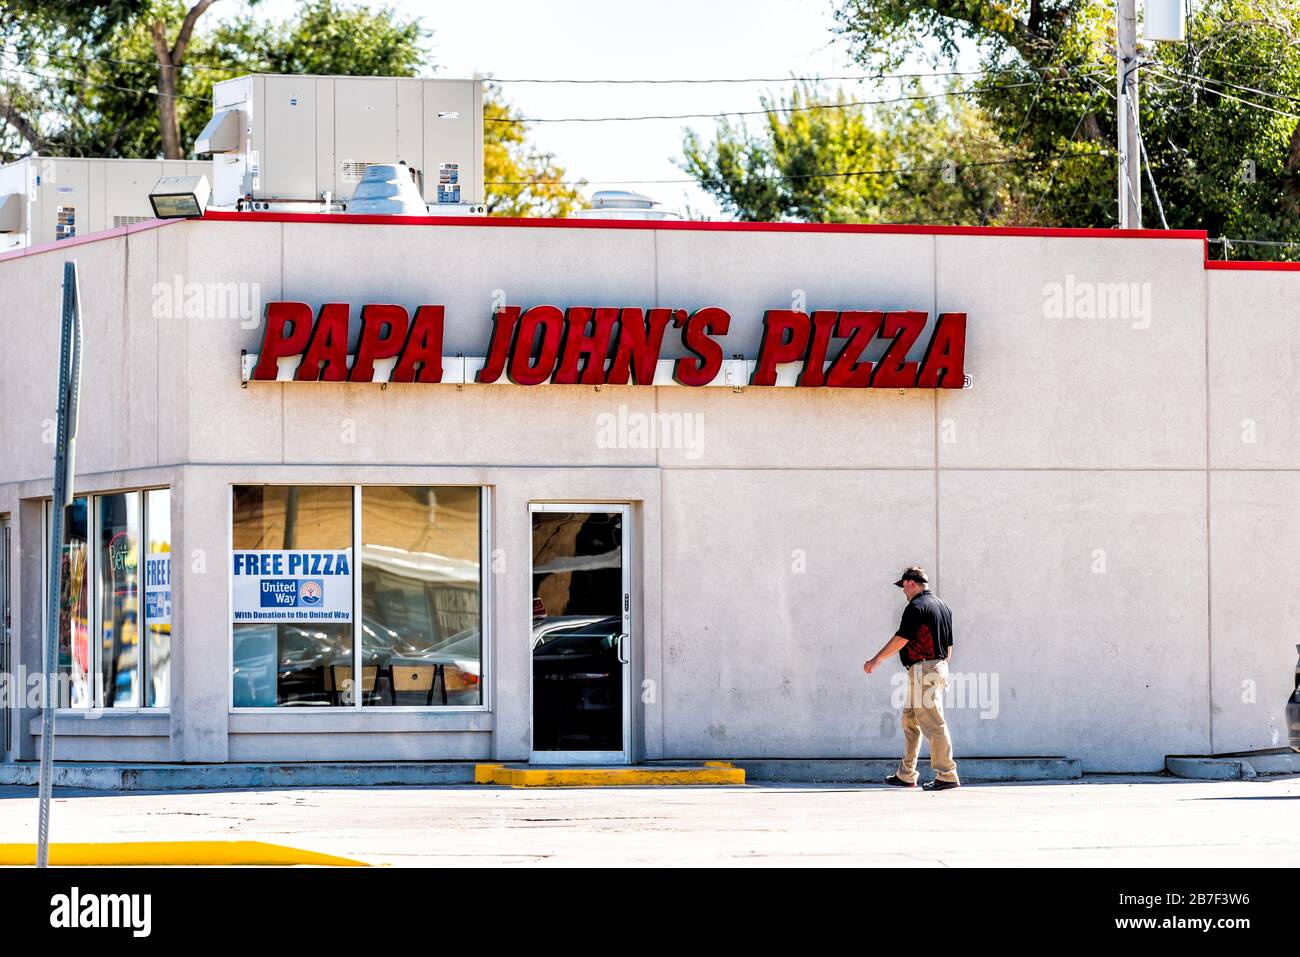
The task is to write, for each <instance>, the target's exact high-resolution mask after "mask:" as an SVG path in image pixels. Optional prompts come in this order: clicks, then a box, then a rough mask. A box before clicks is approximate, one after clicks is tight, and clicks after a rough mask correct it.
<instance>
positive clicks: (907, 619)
mask: <svg viewBox="0 0 1300 957" xmlns="http://www.w3.org/2000/svg"><path fill="white" fill-rule="evenodd" d="M898 634H899V635H901V636H902V637H904V638H906V639H907V644H905V645H904V646H903V648H902V650H901V651H899V653H898V659H899V660H900V661H901V662H902V663H903V667H904V668H907V667H910V666H911V665H914V664H916V663H917V662H918V661H926V660H927V659H930V658H947V657H948V649H949V648H951V647H952V612H950V611H949V610H948V606H947V605H945V604H944V603H943V602H942V601H941V600H940V598H939V596H938V595H936V594H934V593H933V592H931V591H929V590H928V589H927V590H926V591H923V592H921V593H920V594H919V595H917V596H916V597H915V598H913V599H912V600H911V601H909V602H908V603H907V607H906V608H904V609H903V620H902V622H901V623H900V624H899V626H898Z"/></svg>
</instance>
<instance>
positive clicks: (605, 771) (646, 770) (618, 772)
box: [474, 761, 745, 788]
mask: <svg viewBox="0 0 1300 957" xmlns="http://www.w3.org/2000/svg"><path fill="white" fill-rule="evenodd" d="M474 783H476V784H500V785H504V786H506V787H512V788H610V787H664V786H671V785H677V786H687V785H705V784H715V785H716V784H744V783H745V769H744V768H737V767H734V766H733V765H731V764H730V763H728V762H726V761H705V762H704V764H703V765H702V766H700V767H664V766H652V767H647V766H645V765H637V766H618V767H574V768H530V767H511V766H509V765H505V764H479V765H476V766H475V768H474Z"/></svg>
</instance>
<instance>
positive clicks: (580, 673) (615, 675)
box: [533, 615, 623, 751]
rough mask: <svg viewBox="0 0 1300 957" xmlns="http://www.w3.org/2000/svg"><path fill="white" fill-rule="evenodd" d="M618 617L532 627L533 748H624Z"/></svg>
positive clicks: (571, 618)
mask: <svg viewBox="0 0 1300 957" xmlns="http://www.w3.org/2000/svg"><path fill="white" fill-rule="evenodd" d="M622 630H623V619H622V618H619V617H609V618H593V617H591V616H579V615H566V616H556V617H554V618H550V619H547V620H546V621H544V622H538V623H535V624H534V626H533V719H534V724H533V747H534V749H535V750H538V751H618V750H620V749H621V748H622V747H623V722H622V715H623V666H622V663H621V662H620V660H619V647H618V640H619V633H620V632H621V631H622Z"/></svg>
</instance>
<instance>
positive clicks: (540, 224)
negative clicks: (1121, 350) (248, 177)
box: [0, 210, 1300, 272]
mask: <svg viewBox="0 0 1300 957" xmlns="http://www.w3.org/2000/svg"><path fill="white" fill-rule="evenodd" d="M184 222H217V223H311V224H318V225H324V226H346V225H364V226H391V227H394V228H403V227H406V228H409V227H430V226H442V227H459V228H462V229H496V228H503V227H510V228H524V229H656V230H687V231H699V232H747V233H832V234H834V233H843V234H864V233H867V234H885V235H890V234H893V235H928V236H1021V237H1046V238H1056V239H1149V240H1157V241H1162V240H1183V241H1197V242H1200V243H1202V245H1203V247H1204V256H1205V259H1204V263H1205V268H1206V269H1241V270H1275V271H1280V272H1295V271H1300V262H1265V261H1254V260H1213V259H1210V258H1209V249H1210V244H1209V233H1208V232H1206V231H1205V230H1203V229H1105V228H1100V227H1080V228H1062V227H1048V226H945V225H931V224H925V225H922V224H908V223H899V224H889V223H749V222H732V221H712V220H686V219H675V220H656V219H549V218H542V217H536V218H533V217H528V218H518V217H505V216H363V215H355V214H349V213H271V212H266V213H260V212H246V213H245V212H230V211H225V210H219V211H218V210H210V211H209V212H207V213H206V214H205V215H204V216H203V218H202V219H201V220H185V219H172V220H146V221H145V222H142V223H136V224H134V225H131V226H119V227H116V228H113V229H106V230H103V231H102V232H98V233H89V234H87V235H85V236H77V237H74V238H72V239H64V240H59V241H56V242H52V243H42V244H40V245H36V246H28V247H25V248H23V249H14V250H10V251H9V252H6V253H0V262H3V261H5V260H8V259H21V258H23V257H26V256H35V255H40V254H42V253H46V252H53V251H54V250H58V249H68V248H70V247H72V246H78V245H81V244H83V243H90V242H98V241H100V240H105V239H115V238H118V237H121V236H125V235H129V234H131V233H137V232H142V231H144V230H147V229H157V228H159V227H162V226H171V225H175V224H177V223H184Z"/></svg>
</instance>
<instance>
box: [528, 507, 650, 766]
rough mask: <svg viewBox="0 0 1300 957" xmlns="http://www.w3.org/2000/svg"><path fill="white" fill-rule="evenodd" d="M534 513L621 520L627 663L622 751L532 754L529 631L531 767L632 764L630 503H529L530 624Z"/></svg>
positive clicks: (633, 642)
mask: <svg viewBox="0 0 1300 957" xmlns="http://www.w3.org/2000/svg"><path fill="white" fill-rule="evenodd" d="M537 512H595V513H603V514H612V513H614V512H618V513H619V514H620V515H621V516H622V543H621V544H620V546H619V551H620V556H619V557H620V559H621V562H620V564H621V565H622V573H623V574H622V579H623V634H625V635H627V641H626V642H625V644H624V651H625V652H626V654H627V663H626V664H625V665H623V750H622V751H536V750H533V747H532V740H533V714H534V712H533V707H534V705H533V647H532V630H531V628H530V629H529V641H528V741H529V745H528V747H529V756H528V761H529V763H530V764H630V763H631V762H632V719H633V709H632V672H633V669H634V668H635V666H636V660H635V657H634V656H635V655H636V648H637V641H636V631H635V630H634V629H633V628H632V555H633V553H634V548H633V545H634V544H635V542H636V536H635V533H634V531H633V529H632V505H631V503H630V502H604V503H591V502H562V501H554V500H547V501H544V502H529V503H528V600H529V602H530V608H529V618H528V620H529V621H530V622H531V621H532V610H531V602H532V594H533V548H532V541H533V515H534V514H535V513H537Z"/></svg>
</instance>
